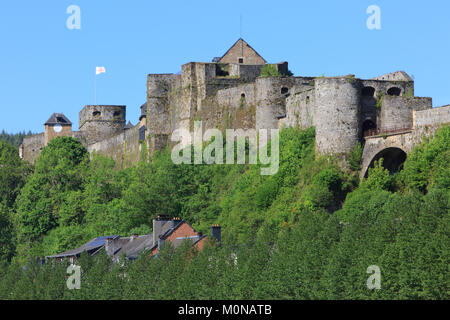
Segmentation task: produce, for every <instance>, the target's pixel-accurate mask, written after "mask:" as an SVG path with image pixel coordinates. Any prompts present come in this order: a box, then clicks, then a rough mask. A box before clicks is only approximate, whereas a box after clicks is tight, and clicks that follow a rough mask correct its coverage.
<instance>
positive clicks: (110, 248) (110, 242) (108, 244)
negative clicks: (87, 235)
mask: <svg viewBox="0 0 450 320" xmlns="http://www.w3.org/2000/svg"><path fill="white" fill-rule="evenodd" d="M105 251H106V254H107V255H108V256H112V255H114V239H112V238H106V241H105Z"/></svg>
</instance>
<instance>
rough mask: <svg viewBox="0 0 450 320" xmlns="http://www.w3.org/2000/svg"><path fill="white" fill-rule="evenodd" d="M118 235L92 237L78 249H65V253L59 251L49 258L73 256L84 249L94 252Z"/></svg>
mask: <svg viewBox="0 0 450 320" xmlns="http://www.w3.org/2000/svg"><path fill="white" fill-rule="evenodd" d="M118 237H119V236H103V237H98V238H95V239H92V240H91V241H89V242H88V243H85V244H83V245H82V246H81V247H79V248H76V249H73V250H68V251H65V252H63V253H58V254H55V255H53V256H48V257H47V258H64V257H73V256H78V255H80V254H81V253H82V252H84V251H88V252H90V253H93V252H96V251H98V249H100V248H102V247H104V246H105V242H106V239H116V238H118Z"/></svg>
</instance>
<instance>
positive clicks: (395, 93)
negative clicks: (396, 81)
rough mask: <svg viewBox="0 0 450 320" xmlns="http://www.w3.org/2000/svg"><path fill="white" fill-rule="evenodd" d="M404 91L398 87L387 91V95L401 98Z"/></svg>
mask: <svg viewBox="0 0 450 320" xmlns="http://www.w3.org/2000/svg"><path fill="white" fill-rule="evenodd" d="M401 92H402V90H401V89H400V88H397V87H392V88H390V89H389V90H388V91H387V94H388V95H390V96H399V95H400V93H401Z"/></svg>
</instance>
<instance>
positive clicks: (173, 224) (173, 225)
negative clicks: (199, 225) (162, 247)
mask: <svg viewBox="0 0 450 320" xmlns="http://www.w3.org/2000/svg"><path fill="white" fill-rule="evenodd" d="M180 222H181V219H180V218H178V217H175V218H173V220H172V228H175V227H176V226H177V224H179V223H180Z"/></svg>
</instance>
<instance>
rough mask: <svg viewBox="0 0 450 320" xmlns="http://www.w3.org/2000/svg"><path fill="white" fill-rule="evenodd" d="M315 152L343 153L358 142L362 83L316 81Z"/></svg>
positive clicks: (333, 80)
mask: <svg viewBox="0 0 450 320" xmlns="http://www.w3.org/2000/svg"><path fill="white" fill-rule="evenodd" d="M315 99H316V107H315V110H314V121H313V122H314V126H315V127H316V151H317V152H318V153H320V154H335V155H337V154H343V153H348V152H350V151H351V150H352V148H353V147H354V146H355V144H356V143H357V142H359V139H360V125H359V122H360V121H359V120H360V119H359V118H360V108H361V82H360V81H359V80H358V79H355V78H353V77H339V78H316V79H315Z"/></svg>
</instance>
